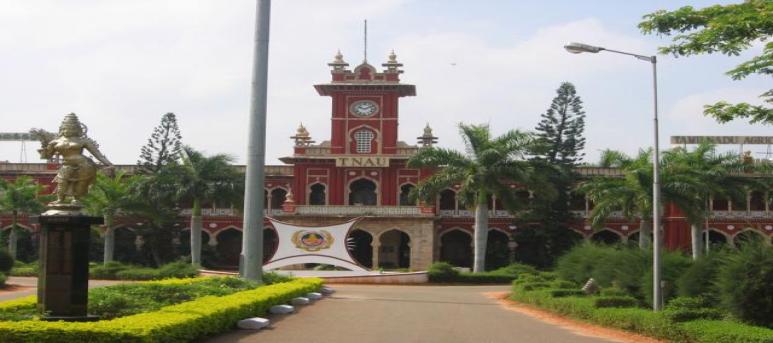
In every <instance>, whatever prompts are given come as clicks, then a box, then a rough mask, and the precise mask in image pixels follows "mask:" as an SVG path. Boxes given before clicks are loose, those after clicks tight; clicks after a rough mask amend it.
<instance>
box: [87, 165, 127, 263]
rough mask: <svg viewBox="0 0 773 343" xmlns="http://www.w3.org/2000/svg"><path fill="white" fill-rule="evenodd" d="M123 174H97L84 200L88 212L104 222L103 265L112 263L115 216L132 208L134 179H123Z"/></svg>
mask: <svg viewBox="0 0 773 343" xmlns="http://www.w3.org/2000/svg"><path fill="white" fill-rule="evenodd" d="M124 174H125V173H123V172H118V173H117V174H116V175H115V176H113V177H110V176H106V175H103V174H97V179H96V181H95V182H94V184H93V185H92V186H91V189H89V193H88V195H87V196H86V198H85V199H84V201H85V205H86V209H87V210H88V212H89V213H91V214H92V215H99V216H102V217H103V218H104V220H105V233H104V244H105V251H104V257H103V263H108V262H110V261H113V253H114V251H115V226H114V220H115V217H116V215H117V214H118V213H119V212H122V211H125V210H126V209H128V208H132V200H133V197H132V193H131V187H132V184H133V183H134V182H135V180H136V177H125V176H124Z"/></svg>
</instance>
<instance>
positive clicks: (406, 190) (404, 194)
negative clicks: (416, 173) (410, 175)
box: [400, 183, 416, 206]
mask: <svg viewBox="0 0 773 343" xmlns="http://www.w3.org/2000/svg"><path fill="white" fill-rule="evenodd" d="M413 188H414V185H412V184H410V183H407V184H404V185H402V186H401V187H400V206H416V199H411V197H410V196H408V195H409V194H410V193H411V190H412V189H413Z"/></svg>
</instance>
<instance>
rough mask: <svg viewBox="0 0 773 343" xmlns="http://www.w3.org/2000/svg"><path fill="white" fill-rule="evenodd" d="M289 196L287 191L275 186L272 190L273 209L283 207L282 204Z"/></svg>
mask: <svg viewBox="0 0 773 343" xmlns="http://www.w3.org/2000/svg"><path fill="white" fill-rule="evenodd" d="M286 197H287V191H286V190H284V189H281V188H275V189H274V190H272V191H271V209H274V210H277V209H281V208H282V204H284V203H285V198H286Z"/></svg>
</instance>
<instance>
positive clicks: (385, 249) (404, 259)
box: [378, 229, 411, 269]
mask: <svg viewBox="0 0 773 343" xmlns="http://www.w3.org/2000/svg"><path fill="white" fill-rule="evenodd" d="M379 241H380V244H379V253H378V263H379V267H381V268H385V269H392V268H410V266H411V246H410V242H411V238H410V236H408V234H407V233H405V232H402V231H400V230H397V229H393V230H389V231H387V232H385V233H383V234H381V236H380V237H379Z"/></svg>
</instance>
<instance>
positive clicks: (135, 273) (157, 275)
mask: <svg viewBox="0 0 773 343" xmlns="http://www.w3.org/2000/svg"><path fill="white" fill-rule="evenodd" d="M198 273H199V270H198V268H196V266H193V265H191V264H190V263H187V262H183V261H178V262H171V263H167V264H165V265H162V266H161V267H159V268H147V267H136V266H132V265H129V264H123V263H120V262H115V261H113V262H108V263H105V264H101V265H97V266H96V267H93V268H91V270H90V274H91V277H92V278H94V279H103V280H139V281H144V280H158V279H166V278H187V277H194V276H196V275H198Z"/></svg>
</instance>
